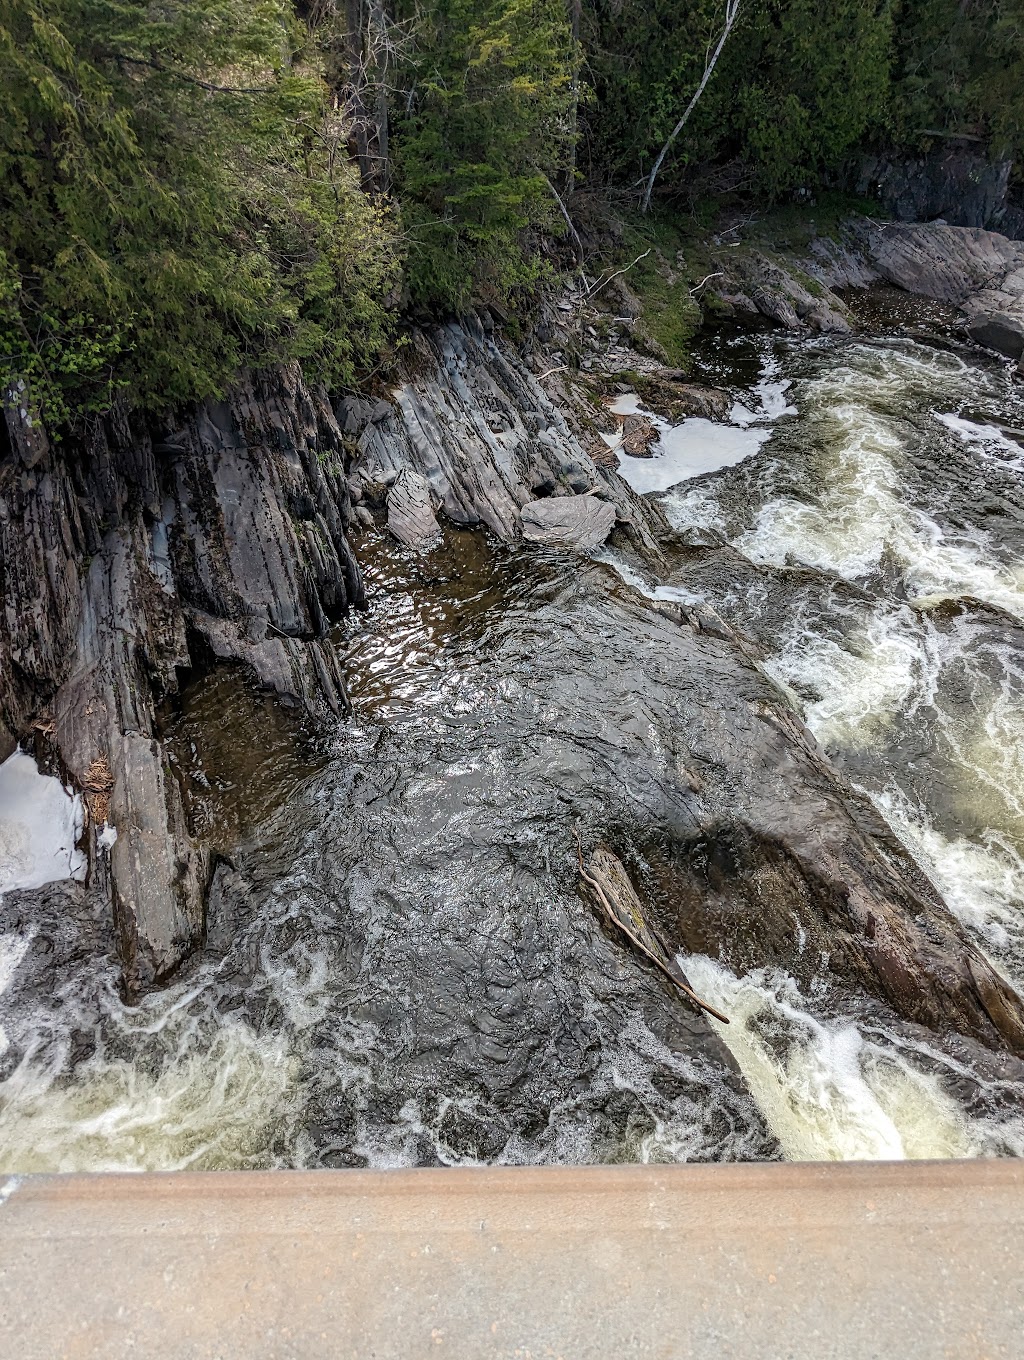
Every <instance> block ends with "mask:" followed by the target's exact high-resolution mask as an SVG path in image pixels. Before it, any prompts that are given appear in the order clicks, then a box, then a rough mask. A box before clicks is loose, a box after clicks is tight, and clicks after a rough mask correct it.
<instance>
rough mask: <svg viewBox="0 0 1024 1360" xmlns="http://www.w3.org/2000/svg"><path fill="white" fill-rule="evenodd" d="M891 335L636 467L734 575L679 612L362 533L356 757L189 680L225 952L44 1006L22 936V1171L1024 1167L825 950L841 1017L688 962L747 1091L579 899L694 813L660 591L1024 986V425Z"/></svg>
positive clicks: (782, 383)
mask: <svg viewBox="0 0 1024 1360" xmlns="http://www.w3.org/2000/svg"><path fill="white" fill-rule="evenodd" d="M933 329H934V328H933ZM875 331H876V333H872V334H869V335H866V336H864V335H862V336H859V337H855V338H850V337H823V338H820V339H817V340H808V339H806V338H803V339H791V338H785V337H783V338H780V337H778V336H777V335H760V336H749V335H745V336H735V337H728V336H723V337H720V338H718V339H717V340H714V341H712V342H710V343H709V344H708V346H707V347H706V349H705V351H704V353H703V355H702V357H701V366H702V369H703V374H704V376H705V377H706V378H707V379H708V380H709V381H714V382H717V383H719V384H721V385H725V386H728V387H730V388H731V389H733V391H734V395H735V400H736V405H735V406H734V409H733V418H732V422H731V423H730V424H729V425H728V426H725V427H712V429H713V430H714V431H715V433H714V436H713V439H711V441H710V442H711V444H712V445H713V446H714V452H713V454H711V455H709V453H708V448H709V438H710V437H709V434H708V431H707V430H705V429H703V428H702V427H703V426H704V424H706V422H686V423H685V425H684V427H682V428H681V429H677V430H675V431H669V430H667V429H666V430H665V433H664V438H663V441H662V446H661V449H660V451H659V452H658V453H657V454H656V457H655V458H654V459H652V460H628V463H629V464H630V465H632V464H634V463H636V464H640V463H642V464H643V466H642V467H636V468H633V467H632V466H626V464H625V460H624V469H625V471H626V475H627V476H630V477H631V479H634V480H635V482H636V485H637V486H638V489H641V490H643V491H645V492H649V493H650V494H654V495H658V496H660V497H661V498H662V500H663V505H664V508H665V510H666V513H667V515H668V517H669V519H670V521H671V522H672V523H673V525H674V526H675V527H676V528H677V529H678V530H680V532H681V533H683V534H684V535H687V536H689V538H690V540H691V541H693V542H700V543H706V544H710V545H719V547H720V549H721V551H719V552H717V554H716V552H710V553H708V554H706V555H705V556H704V557H703V558H702V559H701V561H702V563H703V565H701V566H698V567H697V568H696V569H693V568H691V569H688V571H687V573H686V575H685V582H684V581H683V579H682V578H680V580H678V581H676V580H674V579H669V580H667V581H666V582H664V583H662V584H661V585H660V586H657V587H655V586H654V584H653V583H651V582H648V581H646V580H645V578H643V577H642V576H641V575H639V574H638V573H637V570H636V568H635V566H632V565H630V563H629V562H627V561H626V560H625V559H624V558H621V557H619V556H617V554H616V553H614V552H612V551H610V550H606V551H604V552H602V553H601V554H599V555H598V558H599V560H597V561H594V562H583V563H579V562H576V561H568V560H566V559H564V558H559V557H556V556H550V557H549V556H546V555H544V554H542V553H538V552H533V551H528V550H524V549H518V550H514V549H511V548H505V547H501V546H497V545H494V544H492V543H490V542H488V541H487V540H486V539H485V538H484V537H483V536H482V535H480V534H471V533H456V532H454V531H450V532H448V533H447V534H446V539H445V543H444V545H443V546H442V547H441V548H440V549H438V550H436V551H435V552H432V553H430V554H426V555H423V556H417V555H415V554H409V553H406V552H405V551H404V550H400V549H398V548H397V547H395V546H393V545H390V544H389V543H388V542H387V541H385V540H384V539H382V538H381V537H379V536H377V535H375V534H369V535H367V536H366V538H365V539H364V541H363V542H362V543H360V544H358V545H357V550H358V551H359V554H360V557H361V560H362V562H363V564H364V569H365V571H366V574H367V583H368V590H369V595H370V600H371V607H370V610H369V612H368V613H367V614H365V615H361V616H358V617H356V618H354V619H353V620H352V621H351V622H350V623H349V624H348V625H346V627H345V629H344V630H342V632H340V633H339V636H338V645H339V647H340V648H341V649H342V652H343V655H344V664H345V668H346V674H347V675H348V676H349V681H350V691H351V698H352V703H353V714H352V716H351V717H350V718H349V719H347V720H346V721H345V723H343V724H342V725H341V726H340V728H339V730H338V731H337V732H336V733H334V734H330V735H327V736H325V735H323V734H310V733H308V732H304V731H302V730H301V729H300V728H299V727H298V726H297V725H295V724H294V723H293V722H292V721H291V720H290V719H289V718H288V717H287V715H285V714H283V713H282V712H281V711H280V709H279V708H278V707H277V706H276V705H275V704H273V703H272V702H271V701H270V700H268V699H266V698H264V697H262V696H260V695H256V694H253V693H252V692H251V691H250V690H249V689H248V688H247V686H246V685H245V683H244V682H243V681H242V680H241V679H240V678H239V677H238V676H236V675H234V674H232V673H230V672H217V673H215V674H214V675H213V676H211V677H208V678H207V679H206V680H204V681H203V682H201V683H200V684H198V685H196V686H195V687H194V689H193V690H192V691H191V692H190V693H189V694H188V695H187V696H186V700H185V702H184V704H183V706H182V709H181V711H180V712H179V713H176V714H175V715H172V716H171V717H170V718H169V722H170V730H171V732H172V749H173V752H174V756H175V761H176V764H177V768H178V772H179V774H180V776H181V778H182V779H183V781H184V784H185V786H186V788H187V789H188V790H189V793H190V797H191V799H192V805H193V815H194V818H195V820H196V822H197V824H198V825H200V826H202V827H203V828H204V829H205V831H206V832H207V834H208V835H209V836H210V837H211V838H212V840H213V842H214V843H215V845H216V846H217V849H218V851H219V854H220V856H221V859H220V862H219V867H218V869H217V873H216V876H215V880H214V886H213V890H212V894H211V906H210V925H209V938H208V945H207V949H206V951H205V952H204V955H203V957H202V959H201V960H200V961H198V962H197V963H195V964H193V965H192V966H191V967H190V968H189V969H188V970H187V972H186V973H185V975H184V976H183V977H182V978H180V979H179V980H177V981H176V982H175V983H174V984H173V985H172V986H170V987H168V988H167V989H165V990H162V991H159V992H156V993H154V994H152V995H150V996H149V997H147V998H146V999H145V1000H144V1002H143V1003H142V1004H141V1005H140V1006H139V1007H137V1008H128V1007H125V1006H124V1005H123V1004H122V1003H121V1001H120V999H119V996H118V992H117V987H116V969H115V967H114V964H113V961H112V959H111V958H110V957H107V956H105V955H104V954H103V952H102V951H100V953H99V954H98V956H96V957H89V956H82V955H77V956H76V957H75V959H74V966H73V967H72V966H70V965H69V966H68V967H67V968H64V969H61V968H56V970H55V972H54V976H53V977H52V985H51V986H50V988H49V990H48V992H47V993H46V994H43V993H42V992H41V990H40V989H39V988H38V987H36V988H26V989H22V990H21V991H19V988H18V985H17V978H18V969H19V966H20V964H21V961H22V959H23V957H24V956H25V954H26V951H27V950H32V949H36V948H38V949H43V948H44V947H45V941H43V938H42V933H41V932H38V931H37V932H33V930H32V929H28V930H27V931H26V930H22V931H21V932H20V933H15V932H14V931H10V932H9V933H7V934H4V935H3V936H2V937H0V992H2V995H0V1022H2V1024H3V1033H2V1035H0V1165H3V1166H4V1168H5V1169H10V1170H25V1171H29V1170H43V1169H59V1170H71V1169H115V1168H116V1169H122V1168H123V1169H139V1168H147V1167H152V1168H157V1169H173V1168H183V1167H189V1166H192V1167H251V1166H276V1167H283V1166H311V1165H327V1166H345V1165H372V1166H393V1165H409V1164H431V1163H435V1164H436V1163H445V1164H455V1163H460V1162H475V1161H488V1162H490V1161H499V1162H507V1163H523V1162H545V1161H548V1162H550V1161H555V1162H588V1161H640V1160H663V1161H674V1160H694V1159H699V1160H732V1159H749V1158H765V1157H769V1158H770V1157H778V1156H785V1157H791V1158H798V1159H800V1158H811V1159H818V1158H849V1157H902V1156H908V1157H913V1156H971V1155H982V1154H993V1153H994V1154H1000V1155H1024V1092H1022V1091H1021V1090H1020V1089H1018V1088H1016V1087H1012V1086H1010V1085H1009V1084H1007V1083H1005V1082H1001V1080H1000V1078H999V1077H998V1074H995V1075H994V1074H993V1073H992V1072H989V1071H987V1070H978V1069H976V1068H974V1067H969V1066H965V1065H964V1063H963V1062H960V1061H959V1060H958V1059H957V1057H956V1056H955V1054H951V1052H950V1051H949V1050H948V1049H942V1048H940V1047H939V1046H937V1045H934V1044H931V1043H929V1041H928V1039H927V1035H926V1034H924V1032H923V1031H920V1030H916V1029H913V1028H911V1027H901V1026H899V1025H897V1024H895V1023H892V1022H890V1020H889V1019H887V1017H886V1016H885V1015H884V1014H882V1013H880V1012H879V1010H878V1008H877V1007H871V1006H868V1005H865V1006H864V1007H863V1008H861V1007H860V1006H859V1005H858V1004H857V1003H856V998H854V999H853V1000H851V998H850V996H849V994H848V993H842V994H839V993H838V992H837V991H836V989H835V988H834V987H833V986H832V983H831V980H830V977H829V971H828V966H827V959H823V960H822V963H821V967H820V970H819V973H818V974H817V975H816V976H815V979H814V982H813V984H812V985H810V986H808V985H807V984H806V983H803V984H800V985H798V983H797V982H796V980H795V979H794V977H793V976H791V975H790V974H789V973H788V972H786V971H784V970H780V969H778V968H774V969H768V968H762V969H753V970H748V971H746V972H739V971H736V970H734V969H733V968H731V967H730V963H729V958H728V957H727V956H725V955H724V954H723V952H722V951H719V953H718V955H717V956H716V957H711V956H710V955H708V956H700V957H694V956H692V955H690V956H688V957H687V958H686V959H685V967H686V971H687V974H688V976H689V978H690V981H691V983H692V985H693V986H694V987H695V989H696V990H697V991H698V992H700V993H702V994H704V995H706V996H707V997H708V999H709V1000H711V1001H712V1002H714V1003H715V1004H716V1005H718V1006H719V1007H720V1008H721V1009H723V1010H725V1011H726V1012H727V1013H728V1014H730V1016H731V1017H732V1024H731V1025H730V1026H729V1027H728V1029H725V1028H724V1027H719V1030H720V1033H721V1037H722V1038H723V1039H724V1040H725V1043H726V1045H727V1047H728V1053H729V1054H730V1055H731V1060H730V1061H725V1060H724V1059H723V1057H722V1051H721V1050H718V1049H716V1048H715V1047H714V1046H709V1045H707V1044H706V1043H703V1042H702V1040H701V1038H700V1033H699V1031H698V1028H697V1027H696V1026H695V1023H694V1020H693V1017H692V1015H691V1014H690V1013H689V1012H688V1011H686V1010H684V1008H683V1007H682V1006H681V1005H680V1003H679V1002H678V1000H677V999H676V998H675V997H674V996H672V995H671V994H670V993H669V992H668V991H667V990H666V989H665V988H664V987H663V986H662V985H661V983H660V981H659V979H658V977H657V976H656V975H654V974H652V973H651V971H650V970H649V969H648V968H646V966H644V965H643V963H642V962H641V961H639V960H638V959H637V958H635V957H634V956H633V955H632V954H631V953H630V952H628V951H627V950H625V949H624V948H623V947H622V944H621V941H619V940H617V939H612V938H611V937H610V936H609V935H608V934H607V933H606V932H605V931H603V930H602V928H601V926H600V925H599V923H598V922H597V920H596V919H595V918H594V916H593V915H592V913H590V911H589V910H588V909H587V908H586V907H585V906H584V905H583V904H582V901H581V899H580V897H579V895H578V893H577V891H576V881H575V858H574V856H575V841H574V836H575V832H576V829H577V828H582V829H584V831H586V830H587V829H591V828H594V827H598V826H600V827H606V826H608V825H609V824H614V825H615V826H616V827H619V828H620V829H621V828H625V829H626V831H630V832H631V831H633V830H635V831H636V833H637V834H636V836H635V840H636V852H635V853H636V864H635V865H634V866H633V867H636V868H638V869H639V870H640V871H642V870H643V869H644V867H645V866H644V863H643V855H644V850H643V845H644V838H643V834H641V833H643V832H644V831H645V828H649V827H651V826H653V825H654V824H655V823H656V822H657V820H658V817H659V816H660V814H661V810H662V809H663V807H664V805H665V800H666V799H668V798H670V797H671V796H672V794H671V787H672V786H671V781H670V780H669V778H668V772H670V771H671V770H672V769H674V768H675V763H677V761H678V752H677V751H676V749H675V747H674V745H673V736H672V723H671V704H670V703H669V700H668V698H666V695H670V693H671V684H672V683H673V681H672V679H671V677H668V678H666V677H665V676H664V675H663V674H661V673H660V671H659V663H658V657H657V655H653V654H652V651H654V650H656V649H652V645H651V642H650V639H649V637H647V636H645V633H644V628H643V622H642V620H643V617H644V616H643V614H642V613H640V612H638V611H635V610H631V609H630V607H629V598H630V596H631V595H632V594H633V593H634V592H635V590H636V589H637V588H638V587H639V588H640V589H641V590H643V591H644V592H645V593H647V594H649V595H655V596H658V597H659V598H660V599H673V598H683V597H685V598H686V599H693V598H695V597H696V596H700V597H702V598H703V599H705V600H707V601H708V602H709V603H712V604H713V605H714V606H715V607H716V608H717V609H718V610H719V612H720V613H721V614H722V615H723V616H724V617H726V618H727V619H728V620H729V621H730V622H732V623H733V624H734V625H735V626H736V627H738V628H740V629H741V630H742V631H744V632H745V633H747V634H748V635H749V636H750V637H752V638H753V639H754V640H755V641H756V643H757V645H758V646H759V648H760V654H761V658H762V659H761V663H760V664H761V666H762V668H763V669H764V670H765V671H766V672H767V674H768V675H769V676H770V677H771V678H772V679H773V680H774V681H775V682H776V683H777V684H778V685H779V686H781V687H782V688H783V689H784V690H785V692H786V693H787V694H788V695H789V697H790V699H791V702H792V704H793V706H794V707H795V708H796V709H797V711H799V712H800V714H801V715H802V716H803V717H804V719H805V721H806V722H807V724H808V726H809V727H810V729H811V731H812V732H813V733H814V735H815V737H816V738H817V740H818V742H819V743H820V744H821V746H822V747H823V748H824V749H825V750H826V751H827V753H828V754H829V756H830V757H831V759H832V760H833V761H834V763H835V764H836V765H837V766H838V767H839V768H840V770H841V771H842V772H843V773H844V774H845V775H846V777H847V778H849V779H850V780H851V781H852V782H853V784H854V785H855V787H856V788H858V789H860V790H863V791H864V793H865V794H866V795H867V796H868V797H869V798H870V799H871V800H872V802H873V803H874V804H875V806H876V808H877V809H878V811H879V812H880V813H881V814H882V816H883V817H884V818H885V819H886V821H887V822H888V824H889V826H890V827H891V828H892V830H893V831H894V832H895V834H896V835H897V836H898V837H899V838H900V839H901V840H902V842H903V843H904V845H905V846H906V847H907V848H908V850H909V851H910V852H911V853H912V855H913V856H914V857H915V859H916V860H917V862H918V863H919V864H920V866H921V867H922V868H923V869H924V870H925V872H926V873H927V874H928V875H929V877H930V878H931V879H932V881H933V882H934V883H935V884H936V885H937V887H938V888H939V889H940V891H941V892H942V894H943V896H944V898H945V900H946V902H947V903H948V905H949V907H950V909H951V910H952V911H953V912H954V913H955V915H956V916H957V917H958V918H959V920H960V921H961V922H962V923H963V925H964V927H965V928H966V930H967V931H968V932H969V934H970V935H971V936H972V938H973V939H974V940H975V941H976V942H977V944H978V945H979V946H980V948H981V949H982V950H983V951H984V952H985V953H986V954H987V955H988V957H989V958H990V959H991V960H992V961H993V962H994V963H995V964H996V966H997V967H998V968H999V969H1000V971H1001V972H1002V973H1003V974H1004V976H1005V977H1006V978H1007V979H1008V980H1009V981H1011V983H1013V984H1014V985H1015V986H1020V985H1024V444H1022V442H1021V441H1022V440H1024V435H1021V434H1020V431H1021V430H1022V429H1024V398H1022V393H1021V388H1020V385H1019V384H1018V385H1017V386H1014V381H1013V380H1012V378H1011V377H1010V375H1009V374H1008V372H1007V370H1006V368H1005V367H1004V366H1003V365H1002V364H1000V363H997V362H996V361H994V360H993V361H990V360H988V359H986V358H985V357H984V356H981V355H979V354H977V353H976V352H968V351H966V350H961V349H960V348H959V347H958V346H957V345H956V344H955V343H954V342H953V341H951V340H949V339H948V338H947V337H945V336H944V335H943V334H941V333H940V332H938V331H936V332H935V333H932V332H931V330H929V329H928V328H927V326H924V327H922V326H921V325H919V326H918V327H917V329H916V331H915V332H914V334H913V335H912V336H911V337H908V336H906V335H902V336H900V335H893V334H888V333H886V329H885V327H884V325H880V326H876V328H875ZM709 459H710V461H711V462H713V463H714V470H711V471H708V470H706V469H707V467H708V463H709ZM680 477H683V478H685V480H682V481H680V480H679V478H680ZM623 834H625V832H624V833H623ZM620 839H621V837H620ZM4 924H5V926H6V925H7V924H8V923H7V922H6V921H5V922H4ZM4 989H6V990H4ZM965 1061H966V1060H965Z"/></svg>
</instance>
